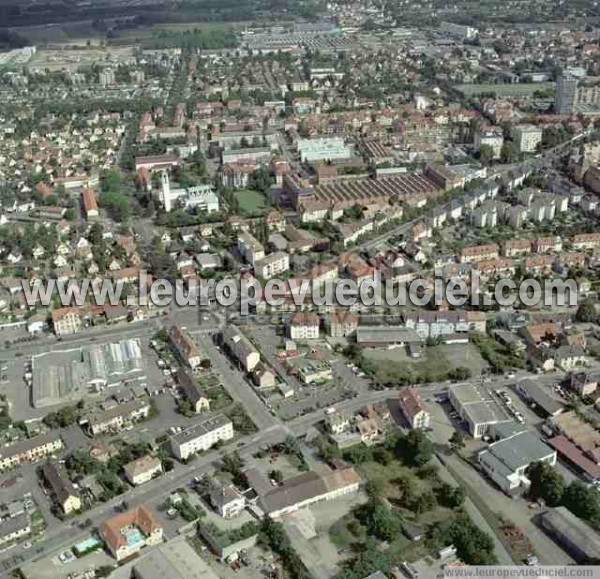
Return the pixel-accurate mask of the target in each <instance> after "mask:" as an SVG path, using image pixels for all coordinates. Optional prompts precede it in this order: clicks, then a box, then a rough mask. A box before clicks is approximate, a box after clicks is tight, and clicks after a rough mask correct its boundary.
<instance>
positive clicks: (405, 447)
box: [400, 428, 433, 466]
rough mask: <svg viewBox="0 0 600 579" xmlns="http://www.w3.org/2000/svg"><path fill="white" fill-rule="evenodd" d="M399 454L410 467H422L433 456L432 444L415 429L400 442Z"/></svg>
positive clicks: (419, 430) (423, 434) (420, 431)
mask: <svg viewBox="0 0 600 579" xmlns="http://www.w3.org/2000/svg"><path fill="white" fill-rule="evenodd" d="M400 452H401V455H402V459H403V461H404V462H405V463H406V464H408V465H411V466H423V465H424V464H426V463H427V462H429V460H430V459H431V457H432V456H433V442H431V440H430V439H429V438H427V436H426V435H425V433H424V432H423V431H422V430H421V429H419V428H417V429H414V430H411V431H410V432H409V433H408V435H407V436H406V437H405V438H404V440H403V441H401V444H400Z"/></svg>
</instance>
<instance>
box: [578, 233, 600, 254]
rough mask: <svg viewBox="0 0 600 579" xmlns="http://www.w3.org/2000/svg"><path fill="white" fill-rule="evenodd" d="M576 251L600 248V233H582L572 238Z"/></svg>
mask: <svg viewBox="0 0 600 579" xmlns="http://www.w3.org/2000/svg"><path fill="white" fill-rule="evenodd" d="M571 243H572V244H573V248H574V249H579V250H581V249H583V250H588V249H595V248H596V247H598V246H600V233H581V234H579V235H574V236H573V237H572V238H571Z"/></svg>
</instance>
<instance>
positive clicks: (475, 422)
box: [448, 384, 512, 438]
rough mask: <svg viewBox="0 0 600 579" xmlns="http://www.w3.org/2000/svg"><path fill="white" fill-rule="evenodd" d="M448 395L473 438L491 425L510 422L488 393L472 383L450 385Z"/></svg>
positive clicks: (482, 433) (483, 432)
mask: <svg viewBox="0 0 600 579" xmlns="http://www.w3.org/2000/svg"><path fill="white" fill-rule="evenodd" d="M448 397H449V400H450V403H451V404H452V407H453V408H454V409H455V410H456V412H458V414H459V415H460V417H461V418H462V420H464V421H465V422H466V424H467V428H468V431H469V434H470V435H471V436H472V437H473V438H481V437H482V436H485V435H486V434H487V432H488V430H489V428H490V427H491V426H492V425H495V424H499V423H501V422H512V420H511V419H510V418H509V417H508V416H507V414H505V413H504V411H503V410H502V408H501V407H500V405H499V404H498V403H497V402H496V400H494V399H493V398H492V396H491V395H490V393H489V392H488V391H487V390H484V389H483V388H479V387H478V386H476V385H474V384H457V385H455V386H452V387H450V389H449V392H448Z"/></svg>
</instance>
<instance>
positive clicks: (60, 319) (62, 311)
mask: <svg viewBox="0 0 600 579" xmlns="http://www.w3.org/2000/svg"><path fill="white" fill-rule="evenodd" d="M51 316H52V326H53V328H54V333H55V334H56V335H57V336H69V335H71V334H75V333H77V332H79V330H81V328H82V327H83V311H82V309H81V308H77V307H74V308H59V309H57V310H52V314H51Z"/></svg>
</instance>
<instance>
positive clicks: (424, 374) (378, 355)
mask: <svg viewBox="0 0 600 579" xmlns="http://www.w3.org/2000/svg"><path fill="white" fill-rule="evenodd" d="M362 359H363V362H362V367H363V369H364V370H365V371H367V372H368V373H370V374H373V375H374V376H375V379H376V380H377V381H378V382H381V383H383V384H387V383H394V382H399V383H403V384H410V383H416V382H438V381H444V380H447V379H450V378H452V376H448V375H447V373H448V372H449V371H451V370H456V369H457V368H468V369H469V370H470V371H471V372H472V374H473V375H476V374H479V373H480V372H481V369H482V368H483V367H485V366H486V364H485V362H484V361H483V360H482V359H481V356H480V355H479V352H478V351H477V349H476V348H475V347H473V346H472V345H470V344H469V345H468V346H464V345H460V346H458V347H457V346H453V345H438V346H427V347H424V348H423V354H422V356H421V358H410V357H409V356H408V355H407V353H406V350H405V349H404V348H394V349H391V350H388V349H387V348H373V349H370V350H367V351H365V353H364V354H363V358H362Z"/></svg>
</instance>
